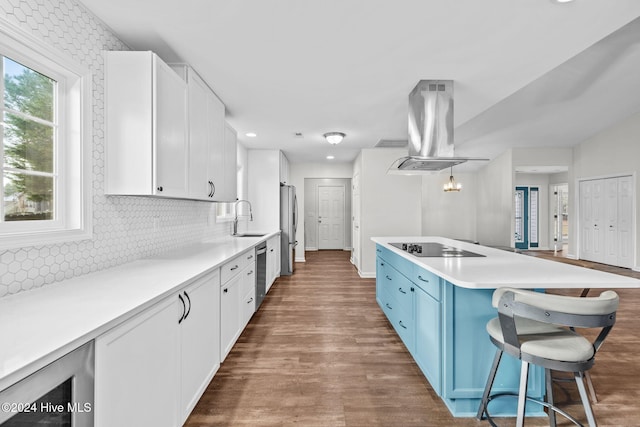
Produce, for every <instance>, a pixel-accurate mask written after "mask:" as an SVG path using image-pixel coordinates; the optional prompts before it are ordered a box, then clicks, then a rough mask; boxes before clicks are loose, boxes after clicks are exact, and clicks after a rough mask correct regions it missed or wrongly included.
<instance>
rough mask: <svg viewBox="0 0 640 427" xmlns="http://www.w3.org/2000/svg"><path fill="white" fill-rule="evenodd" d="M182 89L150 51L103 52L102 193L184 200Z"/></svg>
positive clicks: (175, 75) (183, 97)
mask: <svg viewBox="0 0 640 427" xmlns="http://www.w3.org/2000/svg"><path fill="white" fill-rule="evenodd" d="M186 90H187V88H186V84H185V82H184V80H182V79H181V78H180V76H178V75H177V74H176V73H175V72H174V71H173V70H172V69H171V68H170V67H169V66H168V65H167V64H165V63H164V62H162V60H161V59H160V58H159V57H158V56H157V55H156V54H154V53H153V52H114V51H112V52H106V53H105V99H106V105H105V110H106V159H107V161H106V183H105V193H107V194H122V195H147V196H160V197H178V198H180V197H187V196H188V177H187V164H188V163H187V154H188V147H187V116H186Z"/></svg>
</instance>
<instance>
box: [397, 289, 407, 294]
mask: <svg viewBox="0 0 640 427" xmlns="http://www.w3.org/2000/svg"><path fill="white" fill-rule="evenodd" d="M398 290H399V291H400V293H401V294H406V292H405V291H404V290H403V289H402V288H398Z"/></svg>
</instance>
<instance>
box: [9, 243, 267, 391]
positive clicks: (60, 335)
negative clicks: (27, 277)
mask: <svg viewBox="0 0 640 427" xmlns="http://www.w3.org/2000/svg"><path fill="white" fill-rule="evenodd" d="M277 233H279V231H277V232H272V233H266V234H265V235H264V236H258V237H231V236H229V237H225V238H222V239H217V240H215V241H210V242H203V243H199V244H196V245H192V246H187V247H184V248H181V249H177V250H174V251H171V252H168V253H164V254H161V255H156V256H152V257H149V258H145V259H141V260H138V261H133V262H131V263H128V264H124V265H120V266H118V267H114V268H109V269H106V270H101V271H98V272H95V273H90V274H87V275H84V276H79V277H76V278H73V279H68V280H64V281H62V282H58V283H53V284H51V285H47V286H44V287H42V288H39V289H34V290H31V291H27V292H22V293H19V294H16V295H10V296H7V297H4V298H0V337H1V338H0V339H1V340H2V341H1V342H2V344H1V345H0V390H3V389H5V388H6V387H8V386H10V385H12V384H14V383H15V382H17V381H19V380H21V379H22V378H24V377H26V376H28V375H30V374H31V373H33V372H35V371H36V370H38V369H40V368H42V367H44V366H46V365H47V364H49V363H51V362H53V361H55V360H56V359H58V358H60V357H61V356H64V355H65V354H67V353H68V352H70V351H71V350H74V349H75V348H77V347H79V346H81V345H83V344H85V343H87V342H89V341H91V340H92V339H94V338H96V337H97V336H99V335H100V334H102V333H104V332H106V331H107V330H109V329H111V328H113V327H114V326H116V325H118V324H120V323H122V322H124V321H126V320H127V319H130V318H131V317H133V316H135V315H136V314H138V313H140V312H141V311H142V310H144V309H146V308H148V307H151V306H152V305H153V304H155V303H157V302H159V301H160V300H162V299H164V298H166V297H168V296H169V295H171V294H172V293H173V292H175V291H177V290H178V289H180V288H181V287H182V286H185V285H186V284H187V283H190V282H191V281H193V280H195V279H197V278H198V277H200V276H202V275H204V274H206V273H208V272H210V271H212V270H214V269H215V268H217V267H220V266H221V265H222V264H224V263H225V262H226V261H228V260H229V259H231V258H233V257H234V256H236V255H239V254H241V253H243V252H245V251H246V250H250V249H251V248H253V247H254V246H255V245H257V244H258V243H260V242H262V241H265V240H267V239H268V238H270V237H271V236H274V235H276V234H277Z"/></svg>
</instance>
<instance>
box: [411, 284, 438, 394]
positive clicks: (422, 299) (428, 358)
mask: <svg viewBox="0 0 640 427" xmlns="http://www.w3.org/2000/svg"><path fill="white" fill-rule="evenodd" d="M414 289H415V291H414V298H415V336H416V338H415V346H414V348H415V351H414V353H413V358H414V359H415V360H416V362H417V363H418V366H419V367H420V369H421V370H422V373H424V375H425V376H426V377H427V379H428V380H429V383H430V384H431V386H432V387H433V389H434V390H435V392H436V393H437V394H438V396H441V395H442V340H441V336H442V329H441V328H442V320H441V319H442V317H441V315H442V310H441V307H440V302H439V301H436V300H435V299H433V298H432V297H431V296H430V295H429V294H427V293H426V292H425V291H423V290H422V289H420V288H419V287H417V286H416V287H415V288H414Z"/></svg>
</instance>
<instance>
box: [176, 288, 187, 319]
mask: <svg viewBox="0 0 640 427" xmlns="http://www.w3.org/2000/svg"><path fill="white" fill-rule="evenodd" d="M178 299H179V300H180V302H181V303H182V315H181V316H180V319H178V325H179V324H180V323H182V321H183V320H184V318H185V315H184V313H185V312H186V311H187V305H186V304H185V303H184V298H182V295H180V294H178Z"/></svg>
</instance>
